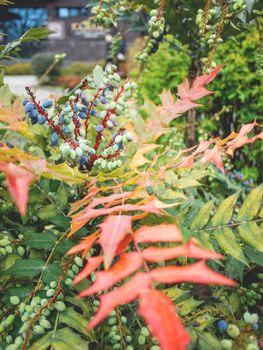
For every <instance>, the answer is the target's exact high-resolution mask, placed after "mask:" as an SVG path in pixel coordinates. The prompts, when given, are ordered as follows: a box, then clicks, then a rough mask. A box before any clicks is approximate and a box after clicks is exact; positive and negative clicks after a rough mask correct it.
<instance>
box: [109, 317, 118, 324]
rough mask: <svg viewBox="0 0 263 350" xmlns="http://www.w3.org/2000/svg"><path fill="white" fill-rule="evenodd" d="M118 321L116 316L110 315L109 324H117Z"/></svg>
mask: <svg viewBox="0 0 263 350" xmlns="http://www.w3.org/2000/svg"><path fill="white" fill-rule="evenodd" d="M116 323H117V319H116V318H115V317H110V318H109V319H108V324H109V325H110V326H113V325H114V324H116Z"/></svg>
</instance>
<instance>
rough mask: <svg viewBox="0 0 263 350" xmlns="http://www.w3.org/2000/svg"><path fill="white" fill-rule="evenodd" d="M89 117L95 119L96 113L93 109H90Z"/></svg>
mask: <svg viewBox="0 0 263 350" xmlns="http://www.w3.org/2000/svg"><path fill="white" fill-rule="evenodd" d="M90 115H92V116H93V117H96V115H97V113H96V111H95V110H94V109H92V110H91V111H90Z"/></svg>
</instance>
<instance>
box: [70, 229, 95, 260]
mask: <svg viewBox="0 0 263 350" xmlns="http://www.w3.org/2000/svg"><path fill="white" fill-rule="evenodd" d="M97 238H98V235H97V233H96V232H95V233H93V234H92V235H89V236H88V237H86V238H84V239H83V240H82V242H81V243H79V244H77V245H75V246H74V247H72V248H71V249H70V250H69V251H68V252H67V254H68V255H70V254H76V253H79V252H81V251H82V250H86V251H89V250H90V248H91V247H92V246H93V244H94V243H95V242H96V240H97Z"/></svg>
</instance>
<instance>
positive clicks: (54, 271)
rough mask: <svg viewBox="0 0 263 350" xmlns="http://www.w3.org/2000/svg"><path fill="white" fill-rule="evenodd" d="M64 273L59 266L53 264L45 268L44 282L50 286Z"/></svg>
mask: <svg viewBox="0 0 263 350" xmlns="http://www.w3.org/2000/svg"><path fill="white" fill-rule="evenodd" d="M61 273H62V269H61V267H60V266H59V264H56V263H53V264H50V265H48V266H46V267H45V269H44V272H43V276H42V277H43V281H44V282H45V283H47V284H49V283H50V282H52V281H57V280H58V278H59V276H60V275H61Z"/></svg>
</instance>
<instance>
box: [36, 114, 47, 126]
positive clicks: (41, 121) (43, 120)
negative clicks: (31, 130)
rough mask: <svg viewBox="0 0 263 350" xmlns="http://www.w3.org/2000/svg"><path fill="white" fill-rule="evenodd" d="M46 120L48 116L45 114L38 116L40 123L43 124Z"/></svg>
mask: <svg viewBox="0 0 263 350" xmlns="http://www.w3.org/2000/svg"><path fill="white" fill-rule="evenodd" d="M45 122H46V117H45V116H44V115H41V116H40V117H38V124H40V125H43V124H45Z"/></svg>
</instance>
